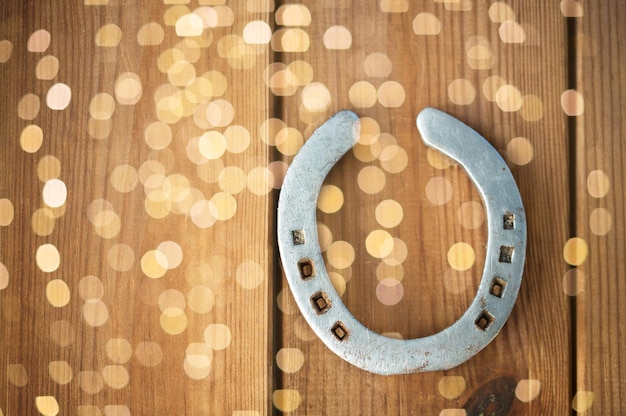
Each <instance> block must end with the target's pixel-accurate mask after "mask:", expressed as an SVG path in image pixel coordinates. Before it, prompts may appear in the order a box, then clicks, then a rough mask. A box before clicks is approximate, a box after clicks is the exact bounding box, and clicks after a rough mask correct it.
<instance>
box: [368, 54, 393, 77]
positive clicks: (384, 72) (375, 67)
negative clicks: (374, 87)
mask: <svg viewBox="0 0 626 416" xmlns="http://www.w3.org/2000/svg"><path fill="white" fill-rule="evenodd" d="M392 68H393V65H392V63H391V59H389V56H387V54H385V53H382V52H374V53H370V54H369V55H367V56H366V57H365V60H364V61H363V69H365V73H366V74H367V76H369V77H372V78H386V77H388V76H389V75H390V74H391V70H392Z"/></svg>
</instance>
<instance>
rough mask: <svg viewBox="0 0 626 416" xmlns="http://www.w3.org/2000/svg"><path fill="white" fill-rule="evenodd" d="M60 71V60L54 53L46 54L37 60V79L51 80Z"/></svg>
mask: <svg viewBox="0 0 626 416" xmlns="http://www.w3.org/2000/svg"><path fill="white" fill-rule="evenodd" d="M58 72H59V60H58V59H57V58H56V57H55V56H52V55H48V56H44V57H43V58H41V59H40V60H39V62H37V66H36V67H35V77H37V79H43V80H51V79H53V78H54V77H56V76H57V73H58Z"/></svg>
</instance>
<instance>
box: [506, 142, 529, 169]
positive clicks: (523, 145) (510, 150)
mask: <svg viewBox="0 0 626 416" xmlns="http://www.w3.org/2000/svg"><path fill="white" fill-rule="evenodd" d="M506 153H507V155H508V157H509V159H510V160H511V162H513V163H515V164H516V165H518V166H523V165H527V164H529V163H530V162H531V160H533V156H534V150H533V145H532V143H531V142H530V140H528V139H527V138H525V137H514V138H513V139H511V141H510V142H509V144H508V145H507V146H506Z"/></svg>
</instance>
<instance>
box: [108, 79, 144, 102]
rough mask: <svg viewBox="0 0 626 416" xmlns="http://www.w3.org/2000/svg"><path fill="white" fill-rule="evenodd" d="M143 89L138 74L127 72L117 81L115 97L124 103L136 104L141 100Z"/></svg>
mask: <svg viewBox="0 0 626 416" xmlns="http://www.w3.org/2000/svg"><path fill="white" fill-rule="evenodd" d="M142 94H143V89H142V87H141V79H140V78H139V76H137V74H134V73H132V72H125V73H123V74H121V75H120V76H119V77H117V80H116V81H115V99H116V100H117V102H118V103H120V104H122V105H134V104H137V103H138V102H139V99H140V98H141V95H142Z"/></svg>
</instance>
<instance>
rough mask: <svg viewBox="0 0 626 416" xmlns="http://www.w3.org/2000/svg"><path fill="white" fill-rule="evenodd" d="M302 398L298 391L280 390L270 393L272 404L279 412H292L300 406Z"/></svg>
mask: <svg viewBox="0 0 626 416" xmlns="http://www.w3.org/2000/svg"><path fill="white" fill-rule="evenodd" d="M301 402H302V397H301V396H300V392H299V391H298V390H292V389H281V390H274V392H273V393H272V403H273V404H274V407H275V408H277V409H278V410H280V411H281V412H293V411H294V410H296V409H297V408H298V406H300V403H301Z"/></svg>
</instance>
